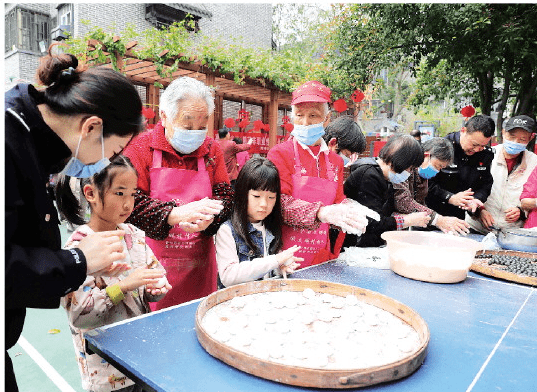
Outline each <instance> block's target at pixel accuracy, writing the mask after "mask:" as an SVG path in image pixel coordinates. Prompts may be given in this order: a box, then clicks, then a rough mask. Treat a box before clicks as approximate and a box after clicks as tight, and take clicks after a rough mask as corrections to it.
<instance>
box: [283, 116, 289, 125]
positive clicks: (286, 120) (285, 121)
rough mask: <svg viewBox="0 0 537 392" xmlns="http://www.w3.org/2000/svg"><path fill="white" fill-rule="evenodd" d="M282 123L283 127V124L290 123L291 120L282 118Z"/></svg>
mask: <svg viewBox="0 0 537 392" xmlns="http://www.w3.org/2000/svg"><path fill="white" fill-rule="evenodd" d="M282 121H283V123H284V125H285V124H287V123H288V122H291V119H290V118H289V116H283V117H282Z"/></svg>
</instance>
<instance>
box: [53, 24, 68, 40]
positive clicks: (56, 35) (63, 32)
mask: <svg viewBox="0 0 537 392" xmlns="http://www.w3.org/2000/svg"><path fill="white" fill-rule="evenodd" d="M71 29H72V28H71V25H58V26H56V27H54V28H53V29H52V30H51V32H50V38H51V39H53V40H54V41H62V40H64V39H67V38H69V37H70V36H71Z"/></svg>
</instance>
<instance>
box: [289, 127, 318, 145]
mask: <svg viewBox="0 0 537 392" xmlns="http://www.w3.org/2000/svg"><path fill="white" fill-rule="evenodd" d="M291 135H292V136H294V137H295V138H296V140H298V141H299V142H300V143H302V144H305V145H306V146H312V145H313V144H314V143H315V142H316V141H317V140H319V139H320V138H321V137H323V135H324V126H323V123H322V122H321V123H319V124H312V125H295V128H294V129H293V132H291Z"/></svg>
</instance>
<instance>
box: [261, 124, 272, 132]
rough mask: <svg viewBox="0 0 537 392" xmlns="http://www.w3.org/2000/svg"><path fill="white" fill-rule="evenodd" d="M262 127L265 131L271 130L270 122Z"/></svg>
mask: <svg viewBox="0 0 537 392" xmlns="http://www.w3.org/2000/svg"><path fill="white" fill-rule="evenodd" d="M261 129H262V130H263V131H266V132H268V131H270V124H263V126H262V127H261Z"/></svg>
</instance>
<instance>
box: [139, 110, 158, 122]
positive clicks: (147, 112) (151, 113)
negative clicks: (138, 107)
mask: <svg viewBox="0 0 537 392" xmlns="http://www.w3.org/2000/svg"><path fill="white" fill-rule="evenodd" d="M142 116H144V117H145V118H147V119H148V120H151V119H152V118H155V112H154V111H153V109H151V108H142Z"/></svg>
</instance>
